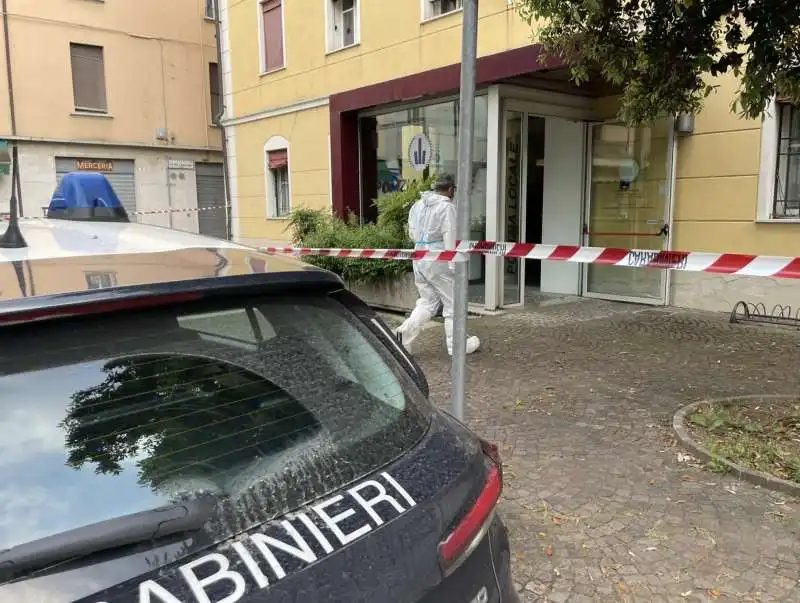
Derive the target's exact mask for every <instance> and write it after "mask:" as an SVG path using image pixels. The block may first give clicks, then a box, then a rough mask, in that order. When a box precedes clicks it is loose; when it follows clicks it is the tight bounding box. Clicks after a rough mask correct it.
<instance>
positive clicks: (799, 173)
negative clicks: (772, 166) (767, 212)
mask: <svg viewBox="0 0 800 603" xmlns="http://www.w3.org/2000/svg"><path fill="white" fill-rule="evenodd" d="M775 108H776V111H777V118H778V155H777V162H776V163H777V165H776V170H775V191H774V200H773V206H772V217H773V218H794V219H798V218H800V106H798V105H792V104H789V103H780V102H779V103H777V104H776V105H775Z"/></svg>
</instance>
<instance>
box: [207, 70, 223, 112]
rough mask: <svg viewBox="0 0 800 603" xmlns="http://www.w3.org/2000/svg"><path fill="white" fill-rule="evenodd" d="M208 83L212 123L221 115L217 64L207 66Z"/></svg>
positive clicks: (220, 91)
mask: <svg viewBox="0 0 800 603" xmlns="http://www.w3.org/2000/svg"><path fill="white" fill-rule="evenodd" d="M208 83H209V89H210V91H211V120H212V123H213V122H214V121H216V120H217V119H218V118H220V117H221V115H222V89H221V88H222V87H221V86H220V79H219V65H218V64H217V63H209V64H208Z"/></svg>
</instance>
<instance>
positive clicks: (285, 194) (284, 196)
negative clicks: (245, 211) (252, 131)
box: [264, 136, 292, 218]
mask: <svg viewBox="0 0 800 603" xmlns="http://www.w3.org/2000/svg"><path fill="white" fill-rule="evenodd" d="M264 163H265V171H266V188H267V218H287V217H288V216H289V214H290V213H291V211H292V201H291V198H292V193H291V183H290V177H289V141H287V140H286V139H285V138H283V137H282V136H273V137H272V138H270V139H269V140H268V141H267V144H265V145H264Z"/></svg>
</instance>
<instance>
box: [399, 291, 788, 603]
mask: <svg viewBox="0 0 800 603" xmlns="http://www.w3.org/2000/svg"><path fill="white" fill-rule="evenodd" d="M469 329H470V334H477V335H479V336H480V337H481V339H482V341H483V347H482V349H481V351H480V352H479V353H477V354H475V355H474V356H471V357H470V358H469V361H468V366H469V383H468V390H469V400H468V410H467V412H468V419H469V423H470V424H471V425H472V427H473V428H474V429H475V430H476V431H478V432H479V433H481V434H482V435H484V436H485V437H487V438H489V439H491V440H493V441H496V442H499V443H501V444H502V446H503V456H504V460H505V469H506V474H505V475H506V486H505V491H504V496H503V500H502V502H501V512H502V515H503V517H504V519H505V521H506V523H507V525H508V527H509V530H510V533H511V539H512V547H513V559H514V578H515V581H516V582H517V583H518V588H519V589H520V591H521V596H522V599H523V601H526V602H533V601H557V602H562V601H570V602H574V603H583V602H590V601H591V602H634V601H636V602H638V601H645V602H653V603H658V602H668V601H669V602H671V601H676V602H678V601H680V602H686V601H720V602H723V601H724V602H727V601H765V602H766V601H786V602H792V601H794V602H800V501H798V500H793V499H787V497H786V496H785V495H780V494H775V493H771V492H769V491H766V490H764V489H760V488H757V487H754V486H751V485H749V484H747V483H738V482H737V481H736V480H735V479H734V478H732V477H727V476H721V475H718V474H715V473H712V472H710V471H708V470H706V469H704V468H702V467H701V466H700V465H699V464H698V463H696V462H693V460H692V459H691V458H690V457H688V458H687V456H686V455H684V454H683V453H682V452H681V450H680V449H679V448H677V446H676V444H675V442H674V439H673V437H672V432H671V429H670V425H671V420H672V415H673V413H674V412H675V411H676V410H677V409H678V408H680V407H681V406H683V405H685V404H688V403H689V402H692V401H696V400H699V399H703V398H716V397H725V396H734V395H739V394H762V393H774V394H796V393H797V391H798V385H800V372H799V371H797V369H796V366H797V359H798V344H800V333H798V332H796V331H792V330H786V329H782V330H781V329H778V328H775V327H753V326H741V325H730V324H728V322H727V317H726V316H724V315H719V314H708V313H697V312H687V311H681V310H676V309H672V308H670V309H664V308H658V309H654V308H646V307H642V306H635V305H628V304H615V303H611V302H603V301H598V300H589V299H578V298H563V299H552V300H548V301H546V302H544V303H542V304H540V305H538V306H535V307H534V308H533V310H532V311H531V310H527V311H526V312H524V313H523V312H519V313H509V314H505V315H502V316H493V317H481V318H476V319H470V321H469ZM414 353H415V356H416V357H417V358H418V360H419V361H420V363H421V365H422V366H423V368H424V369H425V371H426V374H427V376H428V379H429V381H430V384H431V393H432V396H433V398H434V399H435V400H436V401H437V402H439V403H442V404H447V403H449V392H450V378H449V358H448V357H447V356H446V354H445V352H444V342H443V333H442V330H441V327H440V326H436V327H434V328H431V329H429V330H426V331H425V332H424V333H423V334H422V335H421V336H420V337H419V339H418V342H415V349H414Z"/></svg>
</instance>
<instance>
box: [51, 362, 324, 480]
mask: <svg viewBox="0 0 800 603" xmlns="http://www.w3.org/2000/svg"><path fill="white" fill-rule="evenodd" d="M103 370H104V373H105V379H104V380H103V381H102V382H101V383H99V384H98V385H95V386H92V387H89V388H86V389H84V390H80V391H77V392H75V393H74V394H73V395H72V402H71V404H70V408H69V410H68V412H67V416H66V418H65V420H64V421H63V423H62V427H63V428H64V429H65V431H66V443H67V450H68V452H69V456H68V459H67V465H68V466H70V467H73V468H75V469H81V468H83V467H84V466H85V465H86V464H90V465H94V467H95V472H97V473H105V474H110V475H116V474H119V473H120V472H121V471H122V470H123V465H122V463H123V462H124V461H126V460H130V459H134V458H136V459H139V460H138V461H137V465H138V469H139V482H140V483H141V484H142V485H143V486H149V487H152V488H157V487H158V485H159V484H160V483H161V482H162V481H163V480H165V479H167V478H170V477H174V476H176V475H181V474H184V473H188V474H189V475H195V476H204V475H207V476H209V477H211V476H214V475H216V474H219V473H220V472H224V471H225V470H226V469H227V468H228V467H231V466H235V465H236V464H238V463H241V462H246V461H248V460H250V459H252V458H253V457H254V456H255V455H259V454H266V453H267V451H268V450H269V448H270V447H271V446H276V445H277V446H278V447H279V448H280V447H281V446H283V445H285V444H286V442H285V440H286V437H287V436H286V434H291V433H296V432H297V431H298V430H301V429H303V428H307V427H308V425H309V424H310V422H311V419H310V417H309V414H308V411H307V410H305V409H304V408H303V407H301V406H299V404H297V403H296V402H293V401H292V400H291V399H289V398H288V397H287V395H286V394H285V392H283V391H282V390H280V389H279V388H277V387H275V386H274V385H273V386H270V385H269V383H268V382H265V381H264V380H263V379H261V378H260V377H258V376H257V375H254V374H251V373H249V372H248V371H245V370H242V369H237V367H234V366H232V365H228V364H226V363H224V362H221V361H209V360H207V359H205V358H201V357H192V356H178V355H150V356H135V357H126V358H119V359H115V360H111V361H109V362H107V363H106V365H105V366H104V367H103ZM267 401H271V402H272V403H271V404H266V402H267Z"/></svg>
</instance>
